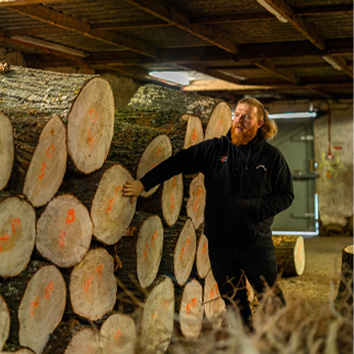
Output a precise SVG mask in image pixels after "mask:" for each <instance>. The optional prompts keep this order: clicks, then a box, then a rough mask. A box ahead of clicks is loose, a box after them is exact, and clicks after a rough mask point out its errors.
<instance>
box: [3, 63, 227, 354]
mask: <svg viewBox="0 0 354 354" xmlns="http://www.w3.org/2000/svg"><path fill="white" fill-rule="evenodd" d="M0 83H1V89H0V94H1V96H0V110H1V111H2V112H1V113H0V124H1V127H2V128H3V129H0V139H1V140H0V143H1V144H2V145H3V146H6V147H7V148H6V149H5V150H6V151H7V152H8V154H7V156H5V153H4V151H5V150H4V149H3V150H1V151H0V161H4V167H5V168H4V169H2V170H1V172H0V174H1V176H0V191H1V194H0V350H2V349H5V350H11V351H15V350H18V352H20V350H24V348H25V347H26V348H27V349H26V350H28V352H35V353H82V352H86V351H93V352H94V351H98V352H103V353H114V352H126V353H134V351H135V350H136V349H137V348H138V349H139V348H140V349H141V350H143V351H144V352H164V351H166V350H167V348H168V346H169V343H170V340H171V336H172V331H173V328H174V326H175V316H174V314H175V312H176V311H177V312H178V313H179V321H178V328H179V330H180V332H181V334H182V335H183V336H185V337H187V338H197V337H198V336H199V333H200V331H201V329H202V325H203V318H204V316H205V317H206V318H207V319H208V320H209V321H210V322H211V323H212V324H213V326H219V325H220V323H221V316H222V315H223V313H224V311H225V304H224V302H223V300H222V299H221V297H220V294H219V292H218V288H217V284H216V282H215V279H214V277H213V274H212V269H211V267H210V262H209V256H208V242H207V239H206V237H205V235H204V234H203V223H204V206H205V193H206V192H205V188H204V182H203V176H202V175H193V176H183V177H182V176H181V175H180V176H174V177H173V178H171V179H170V180H169V181H166V182H164V183H163V184H162V185H160V186H156V187H155V188H154V189H152V190H151V191H149V192H144V193H143V195H142V196H141V198H139V200H138V201H135V202H133V203H131V202H130V200H129V198H124V197H123V196H122V186H123V184H124V183H125V182H126V181H127V180H132V179H135V178H140V177H141V176H142V175H144V174H145V173H146V172H148V171H149V170H150V169H152V168H153V167H154V166H156V165H158V164H159V163H161V162H162V161H163V160H165V159H166V158H168V157H169V156H171V155H173V154H175V153H176V152H178V151H180V150H181V149H185V148H188V147H189V146H191V145H194V144H197V143H199V142H201V141H203V140H204V139H206V138H208V139H210V138H213V137H218V136H221V135H223V134H225V133H226V132H227V130H228V129H229V127H230V125H231V111H230V109H229V108H228V107H227V105H226V104H225V103H224V102H221V101H219V100H214V99H210V98H206V97H202V96H198V95H194V94H186V93H184V92H181V91H176V90H171V89H166V88H162V87H159V86H154V85H146V86H143V87H142V88H141V89H139V90H138V91H137V92H136V94H135V95H134V97H133V98H132V100H131V102H130V103H129V106H128V108H127V109H125V110H120V111H116V112H115V113H114V107H113V95H112V92H111V90H110V87H109V85H108V83H107V82H106V81H105V80H103V79H102V78H100V77H99V76H88V75H73V74H57V73H52V72H46V71H40V70H34V69H27V68H21V67H15V66H11V67H10V70H9V71H7V72H6V73H3V74H1V75H0ZM171 107H172V108H171ZM204 131H205V134H204ZM3 133H4V134H3ZM12 133H13V134H12ZM3 155H4V156H3Z"/></svg>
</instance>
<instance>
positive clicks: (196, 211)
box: [186, 173, 206, 230]
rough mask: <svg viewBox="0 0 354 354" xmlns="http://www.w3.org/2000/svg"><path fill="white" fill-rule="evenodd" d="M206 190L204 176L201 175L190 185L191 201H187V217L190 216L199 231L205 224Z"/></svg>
mask: <svg viewBox="0 0 354 354" xmlns="http://www.w3.org/2000/svg"><path fill="white" fill-rule="evenodd" d="M205 199H206V189H205V186H204V175H203V174H202V173H199V174H198V176H197V177H195V178H194V179H193V180H192V182H191V184H190V185H189V199H188V200H187V206H186V209H187V216H189V217H190V218H191V219H192V221H193V224H194V227H195V229H196V230H197V229H198V228H199V226H200V225H201V224H202V223H203V222H204V209H205Z"/></svg>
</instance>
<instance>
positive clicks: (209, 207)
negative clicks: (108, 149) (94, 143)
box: [123, 97, 294, 330]
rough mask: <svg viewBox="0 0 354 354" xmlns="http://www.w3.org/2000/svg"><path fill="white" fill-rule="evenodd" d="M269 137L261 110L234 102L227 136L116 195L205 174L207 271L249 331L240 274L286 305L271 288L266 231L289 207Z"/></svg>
mask: <svg viewBox="0 0 354 354" xmlns="http://www.w3.org/2000/svg"><path fill="white" fill-rule="evenodd" d="M276 133H277V127H276V125H275V123H274V122H273V121H271V120H269V118H268V113H267V111H266V110H265V109H264V106H263V104H262V103H261V102H259V101H258V100H257V99H255V98H250V97H247V98H243V99H241V100H240V101H239V102H238V103H237V106H236V109H235V115H234V120H233V123H232V126H231V128H230V130H229V132H228V133H227V135H225V136H222V137H221V138H214V139H210V140H207V141H204V142H202V143H200V144H198V145H194V146H192V147H190V148H188V149H186V150H182V151H180V152H178V153H177V154H176V155H174V156H172V157H170V158H169V159H167V160H165V161H164V162H162V163H161V164H160V165H159V166H157V167H155V168H154V169H153V170H151V171H150V172H148V173H147V174H146V175H145V176H144V177H143V178H141V179H140V180H134V181H127V182H126V183H125V185H124V187H123V195H124V196H126V197H131V198H132V199H134V198H136V197H138V196H139V195H140V194H141V192H142V191H143V190H144V189H145V190H149V189H150V188H152V187H154V186H155V185H157V184H159V183H161V182H163V181H166V180H168V179H170V178H171V177H173V176H174V175H178V174H180V173H183V174H190V173H197V172H202V173H203V174H204V181H205V188H206V191H207V194H206V205H205V229H204V234H205V235H206V237H207V238H208V242H209V256H210V262H211V268H212V271H213V274H214V276H215V279H216V281H217V283H218V287H219V290H220V293H221V295H222V296H223V298H224V299H225V300H226V302H229V303H231V304H235V303H236V304H237V306H238V308H239V310H240V314H241V317H242V319H243V322H244V324H245V325H246V326H247V328H249V329H250V330H253V324H252V314H251V310H250V306H249V303H248V298H247V291H246V287H245V275H246V277H247V279H248V280H249V282H250V283H251V285H252V286H253V288H254V290H255V291H256V293H258V294H260V295H261V294H262V293H263V292H264V290H265V287H266V286H269V287H274V289H275V293H276V299H277V300H279V304H282V305H285V299H284V296H283V293H282V291H281V289H280V288H279V286H278V285H277V263H276V257H275V252H274V246H273V241H272V231H271V225H272V223H273V220H274V216H275V215H276V214H278V213H279V212H281V211H283V210H285V209H287V208H288V207H289V206H290V205H291V203H292V201H293V199H294V192H293V182H292V178H291V174H290V171H289V167H288V165H287V163H286V161H285V159H284V157H283V155H282V154H281V152H280V151H279V150H278V149H277V148H276V147H274V146H272V145H271V144H269V143H268V142H266V140H267V139H269V138H272V137H273V136H274V135H275V134H276ZM235 290H236V291H235Z"/></svg>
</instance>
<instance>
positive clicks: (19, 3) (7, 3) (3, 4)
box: [0, 0, 75, 7]
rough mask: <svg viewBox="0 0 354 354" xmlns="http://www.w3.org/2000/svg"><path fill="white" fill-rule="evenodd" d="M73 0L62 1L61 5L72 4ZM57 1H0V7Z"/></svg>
mask: <svg viewBox="0 0 354 354" xmlns="http://www.w3.org/2000/svg"><path fill="white" fill-rule="evenodd" d="M74 1H75V0H62V1H61V2H62V3H69V2H74ZM55 2H58V1H55V0H0V7H1V6H23V5H35V4H50V3H55Z"/></svg>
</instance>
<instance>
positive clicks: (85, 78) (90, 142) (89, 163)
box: [0, 65, 114, 173]
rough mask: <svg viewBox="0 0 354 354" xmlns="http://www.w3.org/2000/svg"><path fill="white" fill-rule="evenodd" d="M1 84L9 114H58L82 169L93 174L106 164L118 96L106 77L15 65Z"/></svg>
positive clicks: (3, 106)
mask: <svg viewBox="0 0 354 354" xmlns="http://www.w3.org/2000/svg"><path fill="white" fill-rule="evenodd" d="M0 84H1V87H3V88H4V90H3V91H2V93H3V95H4V100H3V101H2V102H1V103H0V109H2V110H3V111H4V112H5V113H7V110H9V111H12V112H16V111H17V112H22V113H26V114H28V113H31V114H33V115H37V114H40V113H46V114H48V115H51V116H52V115H55V114H58V115H59V116H60V117H61V118H62V119H63V120H64V122H65V123H66V124H67V129H68V151H69V154H70V156H71V159H72V161H73V164H74V166H75V168H76V169H77V170H78V171H80V172H82V173H91V172H93V171H95V170H97V169H98V168H100V167H101V166H102V165H103V163H104V161H105V159H106V157H107V154H108V150H109V147H110V143H111V140H112V136H113V124H114V98H113V93H112V90H111V88H110V86H109V83H108V82H107V81H106V80H104V79H102V78H101V77H98V76H93V75H81V74H64V73H57V72H50V71H44V70H38V69H29V68H24V67H19V66H14V65H11V66H10V70H9V71H8V72H6V73H4V74H3V75H1V77H0Z"/></svg>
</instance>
